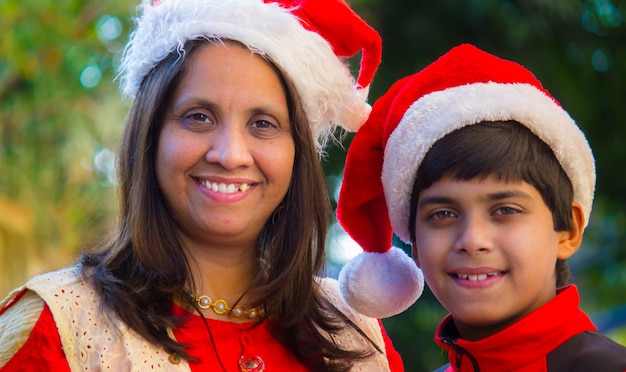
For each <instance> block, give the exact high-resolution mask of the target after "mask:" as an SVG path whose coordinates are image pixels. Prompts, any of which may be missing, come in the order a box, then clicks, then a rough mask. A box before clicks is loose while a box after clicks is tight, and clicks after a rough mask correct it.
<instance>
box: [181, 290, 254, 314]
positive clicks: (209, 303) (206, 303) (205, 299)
mask: <svg viewBox="0 0 626 372" xmlns="http://www.w3.org/2000/svg"><path fill="white" fill-rule="evenodd" d="M189 295H190V296H191V298H192V299H193V300H194V302H195V303H197V304H198V307H199V308H201V309H203V310H207V309H211V310H213V312H214V313H215V314H217V315H224V314H227V313H228V314H229V315H230V316H232V317H233V318H241V317H244V316H245V317H247V318H248V319H250V320H257V319H260V318H263V317H264V316H265V306H258V307H253V308H251V309H246V308H245V307H243V306H240V305H237V306H235V307H233V308H231V307H229V306H228V303H227V302H226V300H222V299H219V300H215V301H213V300H212V299H211V297H209V296H207V295H202V296H196V294H195V293H193V292H191V291H190V292H189Z"/></svg>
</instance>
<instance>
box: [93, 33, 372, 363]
mask: <svg viewBox="0 0 626 372" xmlns="http://www.w3.org/2000/svg"><path fill="white" fill-rule="evenodd" d="M208 43H223V44H231V45H240V44H239V43H237V42H234V41H228V40H206V39H199V40H192V41H189V42H187V43H186V45H185V48H184V50H185V53H184V54H181V55H179V54H178V53H177V52H173V53H171V54H170V55H168V56H167V57H166V58H165V59H164V60H162V61H161V62H160V63H159V64H158V65H157V66H156V67H155V68H154V69H153V70H152V71H151V72H150V73H149V74H148V75H147V76H146V77H145V78H144V80H143V82H142V85H141V87H140V89H139V91H138V93H137V95H136V97H135V99H134V101H133V105H132V107H131V109H130V112H129V116H128V119H127V124H126V127H125V129H124V132H123V134H122V138H121V141H120V146H119V149H118V179H119V185H120V188H119V193H120V200H121V201H120V203H121V204H120V218H119V221H118V225H117V228H116V229H115V231H114V234H113V236H112V237H111V238H110V239H109V240H108V241H106V242H104V243H102V244H101V245H100V246H99V247H97V249H96V250H95V251H94V252H92V253H85V254H83V255H82V256H81V263H82V264H83V273H84V274H85V275H86V276H87V277H89V278H91V280H93V282H94V284H95V287H96V289H97V291H98V293H99V294H100V295H101V297H102V304H103V306H105V307H107V308H108V309H110V310H112V311H113V312H114V313H115V314H116V315H117V316H118V317H119V318H120V319H121V320H122V321H124V322H125V323H126V324H128V326H130V327H131V328H132V329H134V330H135V331H136V332H137V333H139V334H140V335H141V336H143V337H145V338H146V339H147V340H148V341H150V342H152V343H155V344H158V345H162V346H163V347H164V349H165V350H166V351H167V352H169V353H175V354H178V355H180V356H182V357H183V358H186V359H191V357H190V356H189V355H188V354H187V353H186V352H185V348H186V346H185V345H182V344H180V343H178V342H177V341H175V340H173V339H171V338H170V336H169V335H168V329H170V328H175V327H176V326H178V325H179V324H180V322H181V319H179V318H176V317H174V316H172V314H171V304H172V302H173V301H174V299H176V298H181V297H182V296H184V291H185V286H189V285H190V284H191V283H193V280H192V278H191V277H190V275H191V274H190V273H191V271H190V269H189V267H190V264H193V263H190V262H187V260H186V258H185V254H184V250H185V247H184V246H183V244H182V243H181V241H180V240H179V238H178V236H179V235H178V230H177V227H176V222H175V221H174V219H173V217H172V213H171V212H170V210H169V207H168V205H167V203H166V201H165V198H164V197H163V195H162V193H161V190H160V189H159V186H158V182H157V178H156V172H155V159H156V150H157V144H158V139H159V134H160V131H161V127H162V122H163V117H164V114H165V110H166V108H167V105H168V103H169V101H170V99H171V98H172V97H171V94H172V92H173V91H174V90H175V88H176V87H177V85H178V84H179V83H180V81H181V79H182V78H183V76H184V74H185V71H186V69H187V66H188V64H189V61H190V59H191V57H192V56H193V55H194V54H195V51H197V50H198V49H200V48H201V47H202V46H203V45H207V44H208ZM264 58H265V57H264ZM266 60H267V58H266ZM268 63H270V64H271V65H272V66H274V68H275V69H276V70H277V72H278V74H279V75H280V76H281V77H282V78H283V83H284V85H285V89H286V91H287V96H288V99H289V111H290V118H291V122H292V136H293V140H294V144H295V150H296V154H295V162H294V168H293V175H292V179H291V184H290V187H289V190H288V191H287V194H286V196H285V198H284V200H283V202H282V203H281V205H280V206H279V207H278V208H277V209H276V210H275V211H274V213H273V214H272V216H271V217H270V218H269V219H268V221H267V223H266V225H265V227H264V228H263V231H262V233H261V238H260V242H259V247H258V250H257V254H258V262H259V267H258V271H257V273H256V277H255V278H254V279H253V280H252V284H251V287H250V288H249V289H248V291H247V292H246V293H247V295H248V296H250V297H251V298H252V304H251V305H253V306H255V305H260V304H264V305H265V309H266V314H267V318H268V321H269V322H270V324H271V329H272V330H273V333H274V335H275V337H276V338H277V339H278V340H279V341H280V342H281V343H282V344H283V345H284V346H285V347H287V348H288V349H289V350H291V351H292V352H293V353H294V355H295V356H296V357H297V358H298V359H299V360H300V361H301V362H302V363H304V364H306V365H307V366H309V367H311V368H312V369H313V370H315V371H344V370H348V369H349V368H350V366H351V363H352V362H353V361H354V360H357V359H359V358H364V357H366V356H368V355H370V354H371V353H369V352H363V351H357V350H343V349H341V348H340V347H339V346H337V345H336V344H335V343H334V342H332V340H331V339H332V337H329V335H332V334H333V333H336V332H339V331H340V330H342V329H344V328H345V327H346V326H349V327H351V328H353V329H354V330H355V331H357V332H359V333H361V334H362V331H361V330H359V329H358V327H356V325H354V324H353V323H351V322H350V321H349V320H348V319H347V318H346V317H345V316H344V315H343V314H341V313H340V312H339V310H337V308H336V307H335V306H334V305H332V304H331V303H330V302H329V301H328V300H327V299H326V297H325V296H324V295H323V294H322V291H321V289H320V288H319V284H317V282H316V280H315V277H316V276H317V275H319V274H321V272H322V270H323V268H324V265H325V262H326V260H325V249H324V248H325V243H326V232H327V229H328V226H329V223H330V217H331V209H330V201H329V197H328V191H327V187H326V183H325V177H324V173H323V170H322V167H321V164H320V162H319V155H318V153H317V148H316V144H315V139H314V138H313V135H312V133H311V130H310V128H309V124H308V119H307V117H306V114H305V113H304V110H303V108H302V105H301V103H300V100H299V96H298V94H297V93H296V89H295V87H294V86H293V84H292V83H291V81H289V80H288V79H286V78H285V76H286V75H285V74H284V73H283V72H282V71H281V70H280V69H279V68H278V67H276V66H275V64H273V63H272V62H271V61H268Z"/></svg>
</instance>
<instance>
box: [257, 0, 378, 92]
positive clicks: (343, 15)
mask: <svg viewBox="0 0 626 372" xmlns="http://www.w3.org/2000/svg"><path fill="white" fill-rule="evenodd" d="M264 1H265V2H275V3H279V4H281V5H283V6H284V7H286V8H295V9H294V10H293V12H292V13H293V14H294V15H295V16H297V17H298V18H299V19H300V23H301V24H302V26H303V27H305V28H306V29H308V30H310V31H313V32H317V33H318V34H319V35H320V36H322V37H323V38H324V39H326V41H328V43H329V44H330V45H331V46H332V48H333V52H334V53H335V54H336V55H337V56H340V57H352V56H354V55H355V54H356V53H357V52H359V51H361V68H360V70H359V76H358V78H357V84H358V85H359V86H360V87H366V86H369V85H370V83H371V82H372V79H373V78H374V75H375V73H376V70H377V69H378V66H379V65H380V62H381V60H382V47H383V42H382V39H381V37H380V35H379V34H378V32H376V30H374V29H373V28H372V27H370V26H369V25H368V24H367V23H365V21H363V19H361V17H359V16H358V15H357V14H356V13H355V12H354V11H353V10H352V9H351V8H350V6H349V5H348V4H347V3H346V2H345V1H343V0H324V1H319V0H315V1H311V0H264Z"/></svg>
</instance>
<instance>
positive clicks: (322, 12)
mask: <svg viewBox="0 0 626 372" xmlns="http://www.w3.org/2000/svg"><path fill="white" fill-rule="evenodd" d="M139 8H140V10H141V13H142V14H141V16H140V17H138V18H137V19H136V28H135V30H134V31H133V32H132V34H131V36H130V40H129V42H128V44H127V46H126V49H125V50H124V54H123V56H122V61H121V66H120V82H121V84H120V86H121V90H122V93H123V95H125V96H128V97H131V98H134V96H135V94H136V93H137V90H138V89H139V87H140V85H141V82H142V81H143V79H144V78H145V76H146V75H148V74H149V73H150V71H151V70H152V69H153V68H154V67H155V66H156V65H157V64H158V63H159V62H160V61H161V60H162V59H163V58H165V57H166V56H167V55H168V54H170V53H171V52H174V51H178V52H179V53H180V54H181V55H182V54H184V52H185V51H184V49H183V47H184V44H185V42H187V41H188V40H192V39H198V38H216V39H230V40H236V41H239V42H240V43H242V44H244V45H245V46H247V47H248V48H250V50H252V51H254V52H256V53H259V54H261V55H265V56H268V57H269V58H270V60H271V61H272V62H274V63H275V64H277V65H279V66H280V67H281V69H282V70H283V71H285V73H286V74H287V75H288V78H289V79H290V80H291V81H292V82H293V83H294V85H295V87H296V89H297V91H298V94H299V95H300V97H301V101H302V104H303V106H304V110H305V112H306V114H307V116H308V119H309V122H310V123H311V129H312V131H313V134H314V135H315V136H316V138H317V139H318V144H319V148H320V150H321V149H322V148H323V145H324V144H325V141H326V138H327V137H328V135H329V134H331V133H332V132H333V130H334V128H335V127H336V126H337V125H339V126H342V127H344V128H345V129H347V130H350V131H356V130H357V129H358V128H359V127H360V126H361V125H362V124H363V123H364V122H365V120H366V119H367V116H368V114H369V112H370V110H371V107H370V105H369V104H368V103H367V95H368V91H369V86H370V84H371V82H372V79H373V77H374V74H375V72H376V70H377V69H378V66H379V64H380V61H381V58H382V41H381V38H380V35H379V34H378V33H377V32H376V31H375V30H374V29H373V28H371V27H370V26H369V25H368V24H367V23H365V21H363V20H362V19H361V18H360V17H359V16H358V15H357V14H356V13H354V11H353V10H352V9H351V8H350V7H349V6H348V5H347V4H346V3H345V2H344V1H343V0H160V1H155V2H154V4H153V3H152V1H150V0H143V1H142V3H141V5H140V7H139ZM359 51H360V52H361V62H360V71H359V74H358V76H357V78H356V79H355V78H354V77H353V76H352V74H351V72H350V68H349V66H348V65H347V63H346V61H345V58H344V57H351V56H354V55H355V54H356V53H357V52H359Z"/></svg>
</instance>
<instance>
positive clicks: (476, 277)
mask: <svg viewBox="0 0 626 372" xmlns="http://www.w3.org/2000/svg"><path fill="white" fill-rule="evenodd" d="M494 275H498V273H497V272H494V273H488V274H478V275H468V274H457V276H458V277H459V278H460V279H467V280H469V281H470V282H475V281H478V280H485V279H487V277H489V276H494Z"/></svg>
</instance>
